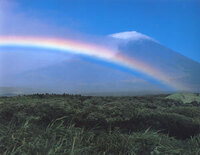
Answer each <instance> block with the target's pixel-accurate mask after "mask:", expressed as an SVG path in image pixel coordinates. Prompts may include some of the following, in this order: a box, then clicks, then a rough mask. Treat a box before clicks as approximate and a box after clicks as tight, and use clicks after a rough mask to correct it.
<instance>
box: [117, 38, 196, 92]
mask: <svg viewBox="0 0 200 155" xmlns="http://www.w3.org/2000/svg"><path fill="white" fill-rule="evenodd" d="M118 48H119V50H120V51H121V52H123V53H125V54H126V55H128V56H130V57H134V58H137V59H138V60H141V61H142V62H145V63H146V64H149V65H151V66H153V68H156V69H157V70H159V71H161V72H163V73H164V74H165V75H168V76H170V77H171V79H170V80H171V81H172V82H173V83H177V84H179V85H184V88H182V90H180V91H191V92H200V63H198V62H195V61H193V60H191V59H189V58H187V57H185V56H183V55H181V54H179V53H177V52H175V51H173V50H171V49H169V48H167V47H165V46H163V45H161V44H159V43H158V42H156V41H153V40H151V39H143V40H137V41H132V40H126V41H123V42H119V43H118Z"/></svg>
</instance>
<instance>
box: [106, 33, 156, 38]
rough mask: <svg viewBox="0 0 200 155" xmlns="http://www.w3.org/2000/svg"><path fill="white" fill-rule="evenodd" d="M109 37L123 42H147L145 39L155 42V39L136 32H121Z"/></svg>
mask: <svg viewBox="0 0 200 155" xmlns="http://www.w3.org/2000/svg"><path fill="white" fill-rule="evenodd" d="M109 36H110V37H113V38H116V39H123V40H145V39H147V40H154V39H153V38H151V37H149V36H146V35H144V34H142V33H139V32H136V31H126V32H119V33H114V34H110V35H109Z"/></svg>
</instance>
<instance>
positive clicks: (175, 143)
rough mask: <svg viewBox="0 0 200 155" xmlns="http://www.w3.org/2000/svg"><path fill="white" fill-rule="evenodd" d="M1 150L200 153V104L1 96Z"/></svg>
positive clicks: (31, 153)
mask: <svg viewBox="0 0 200 155" xmlns="http://www.w3.org/2000/svg"><path fill="white" fill-rule="evenodd" d="M0 154H5V155H6V154H19V155H21V154H28V155H35V154H39V155H40V154H41V155H44V154H49V155H54V154H71V155H72V154H187V155H188V154H200V103H199V102H197V101H193V102H190V103H184V102H182V101H178V100H173V99H169V98H168V97H166V95H157V96H143V97H88V96H80V95H67V94H64V95H49V94H46V95H43V94H36V95H29V96H16V97H1V98H0Z"/></svg>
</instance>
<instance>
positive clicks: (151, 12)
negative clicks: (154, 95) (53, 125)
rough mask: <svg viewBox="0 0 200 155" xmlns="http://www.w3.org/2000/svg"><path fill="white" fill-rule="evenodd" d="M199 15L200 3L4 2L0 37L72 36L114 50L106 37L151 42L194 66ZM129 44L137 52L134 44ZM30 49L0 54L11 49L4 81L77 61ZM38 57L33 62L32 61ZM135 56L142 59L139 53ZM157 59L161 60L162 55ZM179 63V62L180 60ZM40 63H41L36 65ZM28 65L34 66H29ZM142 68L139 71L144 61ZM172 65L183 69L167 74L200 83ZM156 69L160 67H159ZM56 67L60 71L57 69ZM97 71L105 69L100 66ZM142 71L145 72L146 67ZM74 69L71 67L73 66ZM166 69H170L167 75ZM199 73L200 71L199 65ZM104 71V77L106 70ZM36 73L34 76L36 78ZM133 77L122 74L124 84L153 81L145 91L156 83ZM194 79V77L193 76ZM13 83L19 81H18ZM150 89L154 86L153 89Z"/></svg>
mask: <svg viewBox="0 0 200 155" xmlns="http://www.w3.org/2000/svg"><path fill="white" fill-rule="evenodd" d="M199 14H200V1H199V0H101V1H100V0H67V1H66V0H34V1H33V0H0V37H1V36H34V37H46V38H63V39H69V38H71V39H75V40H77V39H78V40H81V42H86V43H90V42H91V43H94V44H98V45H103V46H109V48H113V47H114V46H113V43H114V45H115V44H117V45H118V42H117V43H115V41H110V40H109V39H107V38H106V39H105V37H108V36H109V37H112V38H115V39H121V41H120V46H121V44H122V42H123V41H122V40H131V41H132V42H134V41H136V40H142V39H143V40H151V41H154V42H156V43H159V44H161V45H163V46H165V47H167V48H168V49H170V50H173V51H175V52H178V53H180V54H182V55H184V56H185V57H186V58H189V59H191V60H193V61H194V62H198V63H200V44H199V40H200V29H199V27H200V17H199ZM0 39H1V38H0ZM24 40H25V39H24ZM125 42H126V41H125ZM130 46H131V48H132V45H130ZM138 46H140V45H138ZM138 46H137V45H134V46H133V47H134V48H135V49H138V50H141V48H140V47H138ZM148 46H149V47H150V48H151V50H153V49H155V50H156V49H161V50H166V49H162V48H161V47H158V46H156V45H149V44H148ZM155 46H156V47H155ZM114 48H115V47H114ZM115 49H116V48H115ZM28 50H29V53H30V54H27V53H26V51H27V49H26V48H20V49H19V48H0V51H7V53H5V52H4V53H3V52H1V53H0V60H1V66H0V71H1V72H4V74H5V75H2V77H1V76H0V81H3V79H9V78H7V77H6V76H7V75H9V74H10V73H15V74H17V73H18V74H19V73H22V72H23V73H25V72H28V71H30V70H36V69H39V68H45V67H50V66H53V65H55V64H58V62H63V61H68V60H69V61H71V59H72V58H74V56H73V55H68V57H67V58H63V55H62V54H55V53H54V54H50V55H49V54H47V53H48V52H47V53H45V52H44V53H42V54H41V55H37V54H35V51H37V52H38V51H45V50H47V51H48V49H42V50H41V49H37V50H35V49H28ZM122 50H124V51H128V52H129V51H130V50H133V49H130V47H128V46H127V47H125V48H124V47H123V48H122ZM142 50H143V51H142V52H145V50H148V49H142ZM13 51H14V53H13ZM22 53H23V54H22ZM93 54H95V53H93ZM147 55H148V54H147ZM33 56H34V59H33V60H31V61H29V60H30V59H31V58H32V57H33ZM99 56H101V55H97V57H99ZM131 56H138V57H140V53H138V55H131ZM143 56H144V55H143ZM151 56H153V57H154V56H155V57H156V52H154V53H152V55H151ZM170 56H172V55H170ZM36 57H37V58H36ZM172 57H173V56H172ZM5 58H6V59H5ZM25 58H26V60H25ZM155 59H157V57H156V58H155ZM87 60H88V59H87ZM127 60H128V59H127ZM141 60H142V61H144V62H148V61H149V63H150V64H152V60H150V59H146V58H141ZM174 60H175V59H174ZM176 60H179V59H178V58H177V59H176ZM180 60H182V59H180ZM11 61H12V62H13V64H15V63H16V65H13V66H12V65H9V63H8V62H11ZM37 61H39V62H40V63H36V62H37ZM82 61H83V60H82V58H81V59H80V64H81V63H83V62H82ZM169 61H170V60H169ZM184 61H187V60H184ZM28 62H31V63H30V64H28V65H24V64H26V63H28ZM73 63H74V62H73ZM73 63H72V64H73ZM95 63H97V62H95ZM181 63H182V62H181ZM83 64H84V65H85V68H87V67H89V64H85V63H83ZM99 64H100V66H101V65H102V63H99ZM65 65H66V64H65ZM84 65H83V66H84ZM137 65H138V67H139V68H140V66H139V63H138V64H137ZM168 65H169V64H168ZM170 65H172V64H170ZM170 65H169V66H170ZM173 65H174V66H176V67H177V68H179V69H180V71H174V70H173V69H171V70H170V73H168V74H169V75H170V76H172V75H173V76H175V72H178V73H177V75H176V78H178V77H181V78H182V77H183V76H184V80H183V81H187V80H186V78H185V77H187V78H188V77H189V79H190V80H191V81H192V80H193V81H197V80H196V79H195V80H194V79H192V78H191V77H190V75H189V73H185V71H187V69H185V70H184V67H180V66H179V65H177V64H173ZM5 66H9V67H5ZM15 66H18V67H17V68H18V69H16V67H15ZM58 66H59V65H58ZM61 66H63V65H61ZM108 66H109V65H108ZM169 66H168V67H169ZM191 66H194V65H193V64H192V63H190V65H186V68H187V67H191ZM196 66H198V65H195V67H196ZM151 67H152V68H155V64H153V65H152V66H151ZM151 67H149V68H151ZM156 67H157V68H156V69H158V70H160V68H159V65H157V66H156ZM195 67H194V68H195ZM54 68H56V67H55V66H54ZM61 68H62V67H61ZM96 68H101V67H99V66H97V67H96ZM115 68H120V66H118V67H116V66H115ZM141 68H142V69H143V70H145V67H141ZM47 70H49V69H47ZM55 70H57V69H55ZM69 70H72V69H71V68H70V69H69ZM93 70H95V69H93ZM105 70H106V69H105ZM146 70H147V69H146ZM183 70H184V71H183ZM84 71H85V70H82V71H81V73H83V72H84ZM167 71H168V70H167V69H166V71H165V72H167ZM181 71H182V72H181ZM39 72H41V71H39ZM110 72H112V71H110ZM113 72H114V71H113ZM151 72H152V73H153V70H151ZM183 72H184V73H183ZM193 72H196V70H193ZM197 72H198V73H200V71H199V70H198V67H197ZM102 73H103V74H104V73H105V71H104V72H102ZM149 73H150V72H149ZM154 73H155V72H154ZM28 74H30V73H28ZM32 74H33V72H32V73H31V75H32ZM34 74H35V72H34ZM49 74H50V73H48V75H49ZM74 74H75V73H74ZM76 74H77V73H76ZM89 74H91V73H89ZM110 74H111V73H110ZM110 74H108V75H107V77H110V76H111V75H110ZM114 74H116V75H117V76H119V73H113V75H114ZM131 74H134V78H135V80H133V79H132V80H130V77H129V76H128V75H127V76H126V75H123V76H122V75H120V77H123V78H127V79H123V81H143V80H147V81H145V82H148V81H150V82H149V83H148V84H147V85H146V83H145V84H144V83H143V85H144V86H143V87H147V86H150V85H151V84H152V79H150V80H149V78H144V79H143V78H141V75H140V76H139V77H138V74H137V73H131ZM150 74H151V73H150ZM156 75H159V77H161V76H162V75H161V73H158V72H156ZM192 75H193V76H195V74H193V73H192ZM135 76H136V77H135ZM198 76H199V74H198ZM198 76H196V77H198ZM112 78H114V76H112ZM112 78H111V79H112ZM138 78H139V80H138ZM36 79H37V78H36ZM141 79H142V80H141ZM51 80H52V79H51ZM62 80H63V79H62ZM90 80H91V79H90ZM104 80H106V79H104ZM121 80H122V79H121ZM11 81H12V80H11ZM87 82H89V80H87ZM116 82H117V81H116ZM143 82H144V81H143ZM154 82H155V81H154ZM154 82H153V83H154ZM6 83H8V84H9V83H11V82H8V81H7V82H6ZM12 83H15V81H14V82H12ZM16 83H17V82H16ZM19 83H20V82H19ZM174 83H176V82H174ZM0 84H1V82H0ZM115 85H116V84H115ZM192 85H193V84H192ZM194 85H195V83H194ZM137 87H139V86H137ZM150 87H152V88H153V86H152V85H151V86H150ZM77 88H78V86H77ZM83 89H84V88H83ZM155 89H156V90H158V89H157V87H156V88H155ZM91 90H92V89H91ZM127 90H129V89H127Z"/></svg>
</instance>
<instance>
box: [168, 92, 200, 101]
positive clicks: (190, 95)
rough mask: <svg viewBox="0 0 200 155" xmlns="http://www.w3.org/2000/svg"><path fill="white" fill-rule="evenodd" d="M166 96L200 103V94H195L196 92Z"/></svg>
mask: <svg viewBox="0 0 200 155" xmlns="http://www.w3.org/2000/svg"><path fill="white" fill-rule="evenodd" d="M166 98H167V99H173V100H177V101H182V102H183V103H191V102H193V101H197V102H199V103H200V94H195V93H176V94H172V95H169V96H167V97H166Z"/></svg>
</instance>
